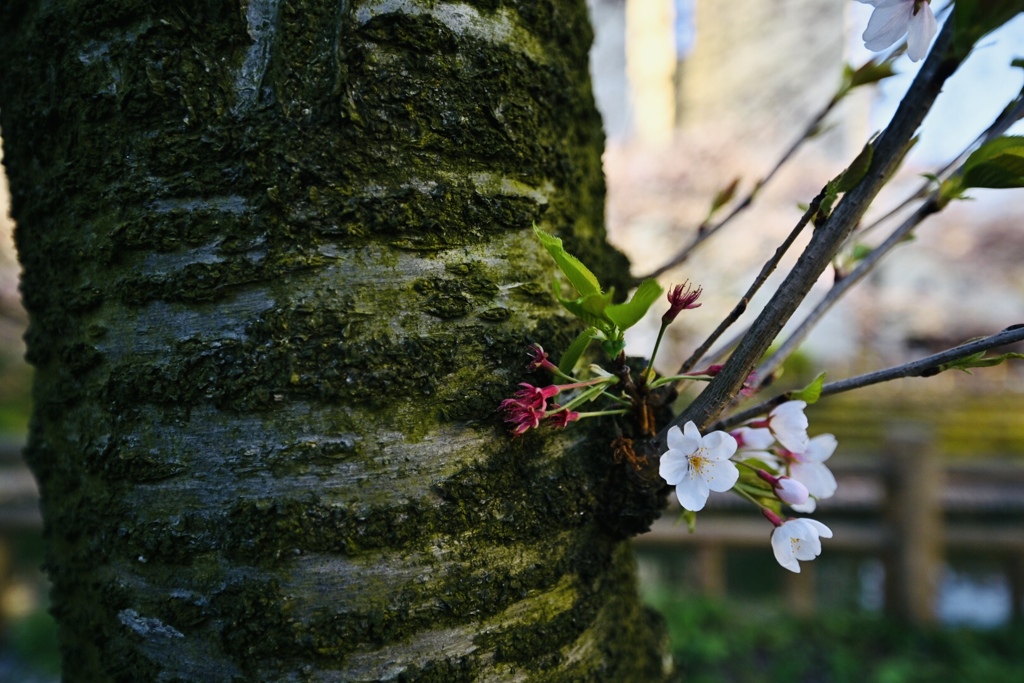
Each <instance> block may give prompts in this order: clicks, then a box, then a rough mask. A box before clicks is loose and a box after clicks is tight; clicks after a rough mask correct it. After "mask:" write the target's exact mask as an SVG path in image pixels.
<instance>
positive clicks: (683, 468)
mask: <svg viewBox="0 0 1024 683" xmlns="http://www.w3.org/2000/svg"><path fill="white" fill-rule="evenodd" d="M735 452H736V439H734V438H733V437H732V436H730V435H729V434H727V433H726V432H720V431H719V432H711V433H710V434H706V435H704V436H701V433H700V431H699V430H698V429H697V426H696V425H695V424H694V423H693V422H687V423H686V424H685V425H683V429H682V430H680V429H679V427H672V428H671V429H670V430H669V431H668V450H667V451H665V453H664V454H663V455H662V456H661V463H660V465H659V470H658V471H659V474H661V478H662V479H664V480H665V481H666V482H668V483H669V484H672V485H673V486H675V487H676V497H677V498H678V499H679V504H680V505H682V506H683V507H684V508H685V509H687V510H691V511H693V512H697V511H699V510H702V509H704V505H705V504H706V503H707V500H708V496H709V495H710V492H711V491H719V492H721V491H728V490H729V489H731V488H732V487H733V486H734V485H735V484H736V480H737V479H739V476H740V473H739V470H738V469H737V468H736V465H734V464H733V463H732V462H731V461H730V460H729V458H731V457H732V455H733V454H734V453H735Z"/></svg>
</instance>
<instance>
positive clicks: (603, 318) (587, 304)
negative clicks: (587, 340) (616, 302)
mask: <svg viewBox="0 0 1024 683" xmlns="http://www.w3.org/2000/svg"><path fill="white" fill-rule="evenodd" d="M614 293H615V288H614V287H613V288H612V289H610V290H608V293H607V294H602V293H600V292H596V293H594V294H590V295H589V296H581V297H580V298H579V299H562V298H559V299H558V300H559V301H561V302H562V305H563V306H565V308H566V310H567V311H569V312H570V313H572V314H573V315H574V316H576V317H577V318H579V319H580V320H582V321H583V322H585V323H586V324H588V325H590V326H592V327H596V328H598V329H600V330H604V331H606V332H608V331H610V330H611V329H612V328H613V327H614V326H615V323H613V322H612V321H611V320H609V319H608V316H607V315H605V309H606V308H608V306H610V305H611V303H612V294H614Z"/></svg>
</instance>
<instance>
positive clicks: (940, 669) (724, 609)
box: [648, 594, 1024, 683]
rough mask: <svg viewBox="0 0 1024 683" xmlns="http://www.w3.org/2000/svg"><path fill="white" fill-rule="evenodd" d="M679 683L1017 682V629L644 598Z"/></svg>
mask: <svg viewBox="0 0 1024 683" xmlns="http://www.w3.org/2000/svg"><path fill="white" fill-rule="evenodd" d="M648 600H649V602H651V603H652V604H653V605H654V606H655V607H656V608H657V609H659V610H660V611H661V612H662V614H664V615H665V619H666V620H667V622H668V628H669V636H670V638H671V643H672V650H673V655H674V657H675V662H676V669H677V672H678V680H679V681H683V682H685V683H748V682H749V683H754V682H757V683H761V682H764V681H785V682H787V683H934V682H935V681H951V682H952V681H955V682H956V683H1019V682H1020V681H1024V624H1014V625H1010V626H1006V627H1002V628H1000V629H996V630H988V631H980V630H969V629H951V628H938V627H936V628H929V629H922V628H913V627H909V626H907V625H906V624H902V623H898V622H896V621H892V620H889V619H886V618H884V617H881V616H877V615H870V614H863V613H857V612H851V611H839V612H834V613H831V614H824V615H822V616H819V617H816V618H814V619H797V618H794V617H790V616H785V615H783V614H772V615H770V616H769V615H766V614H765V613H764V612H761V611H754V612H751V611H749V610H744V609H743V608H741V607H739V606H732V605H729V604H727V603H722V602H710V601H707V600H701V599H697V598H680V597H672V596H669V595H668V594H661V595H658V594H654V595H650V596H648Z"/></svg>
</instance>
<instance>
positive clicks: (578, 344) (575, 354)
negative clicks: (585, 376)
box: [558, 327, 597, 375]
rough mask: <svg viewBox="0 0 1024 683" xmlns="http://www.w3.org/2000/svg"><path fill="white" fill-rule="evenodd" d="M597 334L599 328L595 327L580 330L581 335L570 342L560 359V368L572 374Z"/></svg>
mask: <svg viewBox="0 0 1024 683" xmlns="http://www.w3.org/2000/svg"><path fill="white" fill-rule="evenodd" d="M596 335H597V330H596V329H595V328H593V327H588V328H587V329H585V330H583V331H582V332H580V334H579V336H578V337H576V339H574V340H573V342H572V344H569V348H567V349H566V350H565V353H563V354H562V357H561V358H559V359H558V369H559V370H561V371H562V372H564V373H565V374H567V375H572V370H573V368H575V367H576V363H577V362H579V359H580V357H581V356H582V355H583V353H584V351H586V350H587V347H588V346H590V341H591V340H592V339H593V338H594V337H595V336H596Z"/></svg>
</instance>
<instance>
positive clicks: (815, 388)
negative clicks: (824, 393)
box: [787, 372, 825, 405]
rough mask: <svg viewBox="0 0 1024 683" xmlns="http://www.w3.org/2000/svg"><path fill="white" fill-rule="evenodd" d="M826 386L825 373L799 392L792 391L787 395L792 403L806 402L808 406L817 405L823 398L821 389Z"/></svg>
mask: <svg viewBox="0 0 1024 683" xmlns="http://www.w3.org/2000/svg"><path fill="white" fill-rule="evenodd" d="M823 386H825V373H824V372H822V373H820V374H819V375H818V376H817V377H815V378H814V380H813V381H812V382H811V383H810V384H808V385H807V386H806V387H804V388H803V389H800V390H799V391H791V392H789V393H788V394H787V396H788V397H789V399H790V400H791V401H806V402H807V405H810V404H812V403H817V402H818V399H819V398H821V388H822V387H823Z"/></svg>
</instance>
